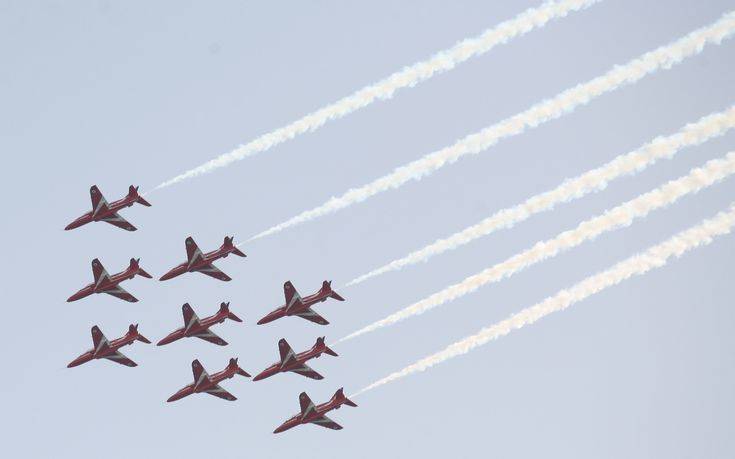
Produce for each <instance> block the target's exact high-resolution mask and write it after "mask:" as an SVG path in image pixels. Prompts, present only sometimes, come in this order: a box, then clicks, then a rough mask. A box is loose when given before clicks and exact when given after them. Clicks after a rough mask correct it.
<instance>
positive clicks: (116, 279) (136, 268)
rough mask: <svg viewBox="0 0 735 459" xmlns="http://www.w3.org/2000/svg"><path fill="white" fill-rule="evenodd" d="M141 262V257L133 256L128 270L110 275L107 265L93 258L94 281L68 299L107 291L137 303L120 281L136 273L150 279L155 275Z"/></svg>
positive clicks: (77, 298) (72, 299)
mask: <svg viewBox="0 0 735 459" xmlns="http://www.w3.org/2000/svg"><path fill="white" fill-rule="evenodd" d="M139 262H140V258H137V259H136V258H131V259H130V265H129V266H128V268H127V269H126V270H124V271H121V272H119V273H117V274H113V275H109V274H107V271H106V270H105V267H104V266H102V263H100V261H99V260H98V259H97V258H95V259H94V260H92V276H93V277H94V282H93V283H91V284H88V285H87V286H86V287H84V288H83V289H81V290H79V291H78V292H77V293H75V294H74V295H72V296H70V297H69V298H68V299H67V300H66V301H68V302H71V301H76V300H79V299H81V298H85V297H88V296H89V295H91V294H93V293H107V294H108V295H112V296H114V297H116V298H120V299H121V300H125V301H129V302H130V303H135V302H136V301H138V299H137V298H135V297H134V296H133V295H131V294H130V293H128V292H127V291H126V290H124V289H123V288H122V287H120V282H122V281H125V280H128V279H132V278H133V277H135V276H136V275H138V276H143V277H147V278H149V279H150V278H151V277H153V276H151V275H150V274H148V273H147V272H145V270H144V269H143V268H141V267H140V263H139Z"/></svg>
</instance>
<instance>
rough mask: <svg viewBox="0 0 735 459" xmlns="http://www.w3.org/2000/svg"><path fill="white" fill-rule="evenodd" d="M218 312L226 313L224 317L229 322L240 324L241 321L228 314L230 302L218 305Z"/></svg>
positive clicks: (232, 314) (230, 313)
mask: <svg viewBox="0 0 735 459" xmlns="http://www.w3.org/2000/svg"><path fill="white" fill-rule="evenodd" d="M219 310H220V311H221V312H225V313H227V314H226V315H225V317H227V318H228V319H230V320H234V321H235V322H242V319H241V318H239V317H237V316H236V315H235V314H234V313H232V312H230V302H229V301H228V302H227V303H225V302H222V304H220V305H219Z"/></svg>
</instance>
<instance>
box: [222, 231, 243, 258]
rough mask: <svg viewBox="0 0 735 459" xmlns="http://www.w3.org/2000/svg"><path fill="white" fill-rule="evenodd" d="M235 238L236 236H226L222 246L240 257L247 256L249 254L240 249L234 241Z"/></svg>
mask: <svg viewBox="0 0 735 459" xmlns="http://www.w3.org/2000/svg"><path fill="white" fill-rule="evenodd" d="M234 239H235V236H225V242H224V243H223V244H222V247H223V248H225V249H227V250H229V251H230V253H232V254H235V255H237V256H238V257H247V255H245V253H243V251H242V250H240V249H238V248H237V247H236V246H235V244H233V243H232V241H233V240H234Z"/></svg>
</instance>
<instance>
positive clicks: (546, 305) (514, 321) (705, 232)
mask: <svg viewBox="0 0 735 459" xmlns="http://www.w3.org/2000/svg"><path fill="white" fill-rule="evenodd" d="M733 224H735V203H734V204H733V205H731V206H730V209H729V210H728V211H726V212H725V211H723V212H720V213H719V214H717V215H716V216H715V217H714V218H712V219H709V220H705V221H703V222H702V223H700V224H699V225H697V226H695V227H693V228H690V229H688V230H686V231H682V232H681V233H679V234H677V235H675V236H674V237H672V238H670V239H668V240H666V241H664V242H662V243H660V244H658V245H656V246H653V247H651V248H649V249H648V250H646V251H645V252H643V253H640V254H638V255H634V256H632V257H630V258H628V259H626V260H624V261H622V262H620V263H618V264H616V265H614V266H613V267H612V268H610V269H608V270H607V271H603V272H601V273H599V274H596V275H594V276H591V277H588V278H587V279H585V280H583V281H582V282H580V283H578V284H576V285H574V286H573V287H571V288H569V289H565V290H561V291H559V292H558V293H557V294H556V295H554V296H552V297H549V298H547V299H545V300H544V301H542V302H540V303H537V304H536V305H534V306H531V307H529V308H526V309H524V310H522V311H521V312H519V313H516V314H513V315H512V316H510V317H509V318H507V319H505V320H503V321H501V322H498V323H496V324H495V325H492V326H490V327H486V328H483V329H482V330H480V331H479V332H478V333H477V334H475V335H472V336H469V337H467V338H465V339H462V340H460V341H457V342H456V343H454V344H452V345H450V346H447V347H446V348H444V349H443V350H442V351H439V352H437V353H435V354H433V355H430V356H428V357H425V358H423V359H421V360H419V361H418V362H416V363H413V364H411V365H409V366H407V367H406V368H404V369H402V370H400V371H397V372H395V373H392V374H390V375H388V376H387V377H385V378H383V379H380V380H378V381H376V382H374V383H372V384H370V385H369V386H367V387H365V388H363V389H361V390H360V391H359V392H357V393H356V394H354V395H351V396H350V397H354V396H357V395H359V394H362V393H364V392H367V391H369V390H371V389H375V388H376V387H379V386H382V385H384V384H387V383H389V382H392V381H395V380H397V379H400V378H403V377H405V376H408V375H411V374H413V373H417V372H420V371H424V370H426V369H428V368H431V367H433V366H434V365H437V364H439V363H442V362H444V361H446V360H449V359H451V358H452V357H456V356H458V355H463V354H466V353H468V352H470V351H471V350H472V349H474V348H476V347H478V346H482V345H483V344H486V343H488V342H490V341H493V340H496V339H498V338H500V337H502V336H505V335H507V334H508V333H510V332H511V331H513V330H515V329H518V328H522V327H524V326H526V325H529V324H532V323H534V322H536V321H537V320H539V319H541V318H543V317H545V316H547V315H549V314H551V313H552V312H557V311H561V310H563V309H566V308H567V307H569V306H571V305H573V304H574V303H577V302H579V301H582V300H584V299H586V298H587V297H590V296H592V295H594V294H596V293H599V292H601V291H603V290H605V289H606V288H608V287H612V286H614V285H617V284H619V283H620V282H622V281H624V280H626V279H628V278H630V277H633V276H636V275H640V274H645V273H646V272H648V271H650V270H652V269H655V268H660V267H662V266H664V265H666V263H667V262H668V261H669V259H670V258H671V257H677V258H678V257H680V256H682V255H683V254H684V253H686V252H688V251H690V250H692V249H695V248H697V247H699V246H702V245H707V244H709V243H710V242H712V240H713V238H714V237H716V236H722V235H725V234H728V233H730V230H731V229H732V226H733Z"/></svg>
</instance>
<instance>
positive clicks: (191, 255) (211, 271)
mask: <svg viewBox="0 0 735 459" xmlns="http://www.w3.org/2000/svg"><path fill="white" fill-rule="evenodd" d="M233 239H234V236H230V237H227V236H225V241H224V243H222V245H221V246H220V248H219V249H217V250H213V251H211V252H207V253H204V254H203V253H202V251H201V250H199V246H197V243H196V242H194V239H193V238H192V237H191V236H189V237H187V238H186V261H185V262H183V263H181V264H180V265H178V266H176V267H174V268H172V269H171V270H170V271H169V272H167V273H166V274H164V275H163V276H161V280H162V281H165V280H169V279H172V278H174V277H177V276H180V275H182V274H184V273H191V272H200V273H202V274H206V275H207V276H210V277H214V278H215V279H219V280H221V281H225V282H227V281H231V280H232V278H231V277H230V276H228V275H227V274H225V273H223V272H222V271H220V270H219V269H217V267H215V266H214V265H213V264H212V262H213V261H216V260H219V259H220V258H227V255H229V254H231V253H232V254H235V255H237V256H238V257H245V256H246V255H245V254H244V253H242V251H241V250H240V249H238V248H237V247H235V246H234V245H233V244H232V240H233Z"/></svg>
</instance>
